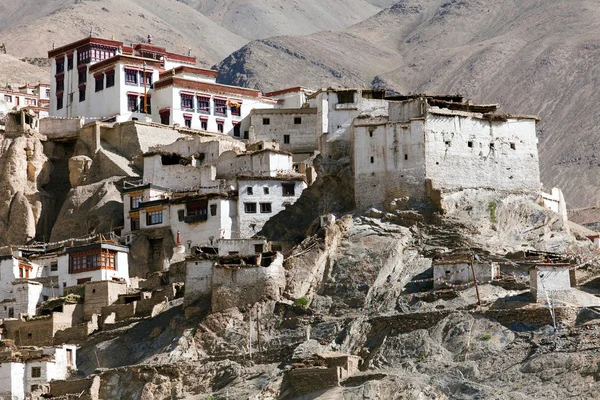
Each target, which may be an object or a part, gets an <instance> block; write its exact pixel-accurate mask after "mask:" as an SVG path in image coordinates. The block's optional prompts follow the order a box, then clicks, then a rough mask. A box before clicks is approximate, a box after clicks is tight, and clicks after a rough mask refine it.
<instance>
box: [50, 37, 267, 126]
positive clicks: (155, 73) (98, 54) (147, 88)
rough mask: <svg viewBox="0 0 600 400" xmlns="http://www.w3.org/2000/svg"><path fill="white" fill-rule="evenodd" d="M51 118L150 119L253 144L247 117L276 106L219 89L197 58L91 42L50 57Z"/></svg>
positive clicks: (251, 93) (247, 93) (254, 94)
mask: <svg viewBox="0 0 600 400" xmlns="http://www.w3.org/2000/svg"><path fill="white" fill-rule="evenodd" d="M48 57H49V58H50V59H51V60H52V75H51V85H50V92H51V93H50V94H51V95H50V97H51V99H50V115H51V116H56V117H66V118H69V117H77V116H81V117H85V118H86V119H89V120H92V119H99V120H103V121H117V122H122V121H129V120H150V121H152V122H156V123H162V124H165V125H174V124H179V125H181V126H185V127H188V128H191V129H200V130H205V131H211V132H217V133H227V134H230V135H232V136H235V137H238V138H242V137H246V138H248V129H249V125H250V122H249V120H245V119H246V116H248V114H249V113H250V111H251V110H252V109H254V108H269V107H276V106H277V105H278V102H277V100H273V99H269V98H266V97H263V96H262V94H261V92H260V91H258V90H252V89H246V88H241V87H235V86H228V85H222V84H219V83H217V82H216V78H217V71H213V70H208V69H204V68H198V67H196V66H195V64H196V58H195V57H190V56H185V55H180V54H175V53H170V52H167V51H166V49H165V48H162V47H159V46H155V45H153V44H150V43H148V44H135V45H132V46H131V47H127V46H124V45H123V43H122V42H118V41H115V40H106V39H100V38H94V37H89V38H85V39H82V40H79V41H77V42H74V43H70V44H68V45H65V46H62V47H59V48H55V49H53V50H51V51H49V52H48Z"/></svg>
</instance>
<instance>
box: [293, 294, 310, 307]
mask: <svg viewBox="0 0 600 400" xmlns="http://www.w3.org/2000/svg"><path fill="white" fill-rule="evenodd" d="M308 303H309V301H308V298H307V297H306V296H302V297H300V298H298V299H296V301H295V302H294V304H296V305H297V306H302V307H306V306H307V305H308Z"/></svg>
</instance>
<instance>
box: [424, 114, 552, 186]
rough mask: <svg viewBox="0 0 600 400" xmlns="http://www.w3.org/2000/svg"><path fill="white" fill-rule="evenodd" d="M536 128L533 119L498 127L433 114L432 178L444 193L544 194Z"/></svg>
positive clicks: (428, 138) (428, 146)
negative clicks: (484, 190) (478, 190)
mask: <svg viewBox="0 0 600 400" xmlns="http://www.w3.org/2000/svg"><path fill="white" fill-rule="evenodd" d="M535 127H536V122H535V120H534V119H509V120H508V121H507V122H493V121H488V120H485V119H479V118H473V117H470V116H458V115H434V114H429V115H428V116H427V122H426V126H425V155H426V165H425V168H426V171H427V178H430V179H431V180H432V183H433V186H434V188H436V189H442V190H448V189H449V190H456V189H465V188H491V189H495V190H509V191H510V190H539V189H540V187H541V183H540V170H539V159H538V151H537V143H538V140H537V136H536V130H535ZM469 143H471V144H472V147H469Z"/></svg>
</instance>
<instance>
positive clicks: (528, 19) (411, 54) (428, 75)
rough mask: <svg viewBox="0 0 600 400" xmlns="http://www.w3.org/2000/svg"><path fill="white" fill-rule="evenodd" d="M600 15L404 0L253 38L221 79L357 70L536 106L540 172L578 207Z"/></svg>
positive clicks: (271, 79)
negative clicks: (349, 17)
mask: <svg viewBox="0 0 600 400" xmlns="http://www.w3.org/2000/svg"><path fill="white" fill-rule="evenodd" d="M599 17H600V4H598V3H597V2H593V1H586V0H584V1H580V2H577V7H574V6H573V3H570V2H565V1H560V0H552V1H545V0H544V1H542V0H528V1H526V2H525V3H524V4H523V2H518V1H516V0H500V1H495V0H494V1H492V0H475V1H468V2H467V1H460V0H452V1H442V0H437V1H431V2H423V1H417V0H405V1H401V2H399V3H397V4H395V5H394V6H393V7H391V8H390V9H387V10H384V11H382V12H381V13H378V14H377V15H375V16H373V17H372V18H369V19H368V20H366V21H364V22H362V23H360V24H357V25H355V26H352V27H350V28H349V29H347V30H346V31H345V32H343V33H329V34H328V35H327V36H326V37H325V36H324V35H322V34H316V35H310V36H308V37H303V38H294V37H280V38H271V39H269V40H268V41H261V40H259V41H254V42H251V43H250V44H248V45H247V46H245V47H244V48H242V49H240V50H239V51H238V52H236V53H233V54H232V55H231V56H230V57H228V58H227V59H225V60H224V61H223V63H222V64H221V66H222V67H223V71H222V73H221V76H220V78H219V79H220V81H222V82H231V83H237V84H248V85H251V86H255V87H260V88H261V89H265V90H268V89H273V88H279V87H281V86H291V85H305V86H309V87H319V86H325V85H330V84H334V83H339V84H344V85H350V86H355V85H357V84H358V83H360V82H359V80H360V79H361V78H362V79H364V81H363V82H362V84H363V85H365V86H369V85H375V86H387V87H390V88H392V89H396V90H398V91H402V92H421V91H427V92H450V93H455V92H462V93H465V94H466V95H467V96H469V97H472V98H473V100H474V101H478V102H499V103H501V104H502V105H503V110H504V111H508V112H519V113H528V114H538V115H540V116H541V118H542V123H541V124H540V125H539V129H540V152H541V163H542V164H541V172H542V179H543V182H544V184H545V186H546V187H547V188H551V187H552V186H560V187H561V188H562V189H563V191H565V194H566V197H567V201H568V203H569V206H570V207H582V206H588V205H594V204H596V202H597V201H596V198H597V196H598V194H600V174H598V172H600V168H599V167H600V159H598V158H597V156H596V154H595V153H596V152H597V151H596V149H597V148H598V145H597V143H596V141H595V140H594V136H593V134H594V132H596V128H595V127H596V126H597V125H598V122H599V121H598V119H599V118H600V116H599V115H598V113H597V112H596V110H595V107H594V104H595V101H594V98H595V97H596V96H598V95H597V94H596V91H595V90H594V87H595V86H596V85H595V84H594V83H595V82H596V81H597V76H598V72H599V71H598V67H597V65H598V59H599V58H600V46H598V45H597V44H596V43H595V37H597V36H598V33H600V25H599V24H598V22H597V21H598V20H599ZM348 38H352V40H348ZM374 49H377V50H376V51H374ZM377 54H379V56H378V55H377ZM363 61H364V62H363ZM272 65H274V67H272V68H271V66H272ZM390 65H392V66H393V67H392V68H390ZM373 77H375V79H374V80H372V79H371V78H373Z"/></svg>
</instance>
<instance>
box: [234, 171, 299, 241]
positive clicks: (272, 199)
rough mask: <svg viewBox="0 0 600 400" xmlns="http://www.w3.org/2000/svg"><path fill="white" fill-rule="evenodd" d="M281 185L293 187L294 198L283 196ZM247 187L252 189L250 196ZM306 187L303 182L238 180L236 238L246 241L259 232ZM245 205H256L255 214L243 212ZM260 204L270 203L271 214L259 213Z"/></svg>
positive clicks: (292, 202) (294, 200)
mask: <svg viewBox="0 0 600 400" xmlns="http://www.w3.org/2000/svg"><path fill="white" fill-rule="evenodd" d="M282 183H285V184H287V183H290V184H294V185H295V189H294V196H283V186H282ZM249 187H250V188H252V194H249V193H248V188H249ZM306 187H307V186H306V183H304V181H280V180H276V179H272V180H271V179H265V180H239V181H238V190H239V200H238V221H239V236H238V237H239V238H244V239H247V238H251V237H253V236H254V235H255V234H257V233H258V232H260V230H261V229H262V227H263V226H264V224H265V223H266V222H267V221H268V220H269V219H271V218H272V217H273V216H274V215H276V214H278V213H279V212H280V211H283V210H284V209H285V206H286V205H288V204H289V205H291V204H294V203H295V202H296V200H298V198H299V197H300V195H301V194H302V191H303V190H304V189H306ZM265 188H268V192H269V193H268V194H266V193H265ZM245 203H256V213H247V212H246V211H245V205H244V204H245ZM260 203H271V212H270V213H261V209H260Z"/></svg>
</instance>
